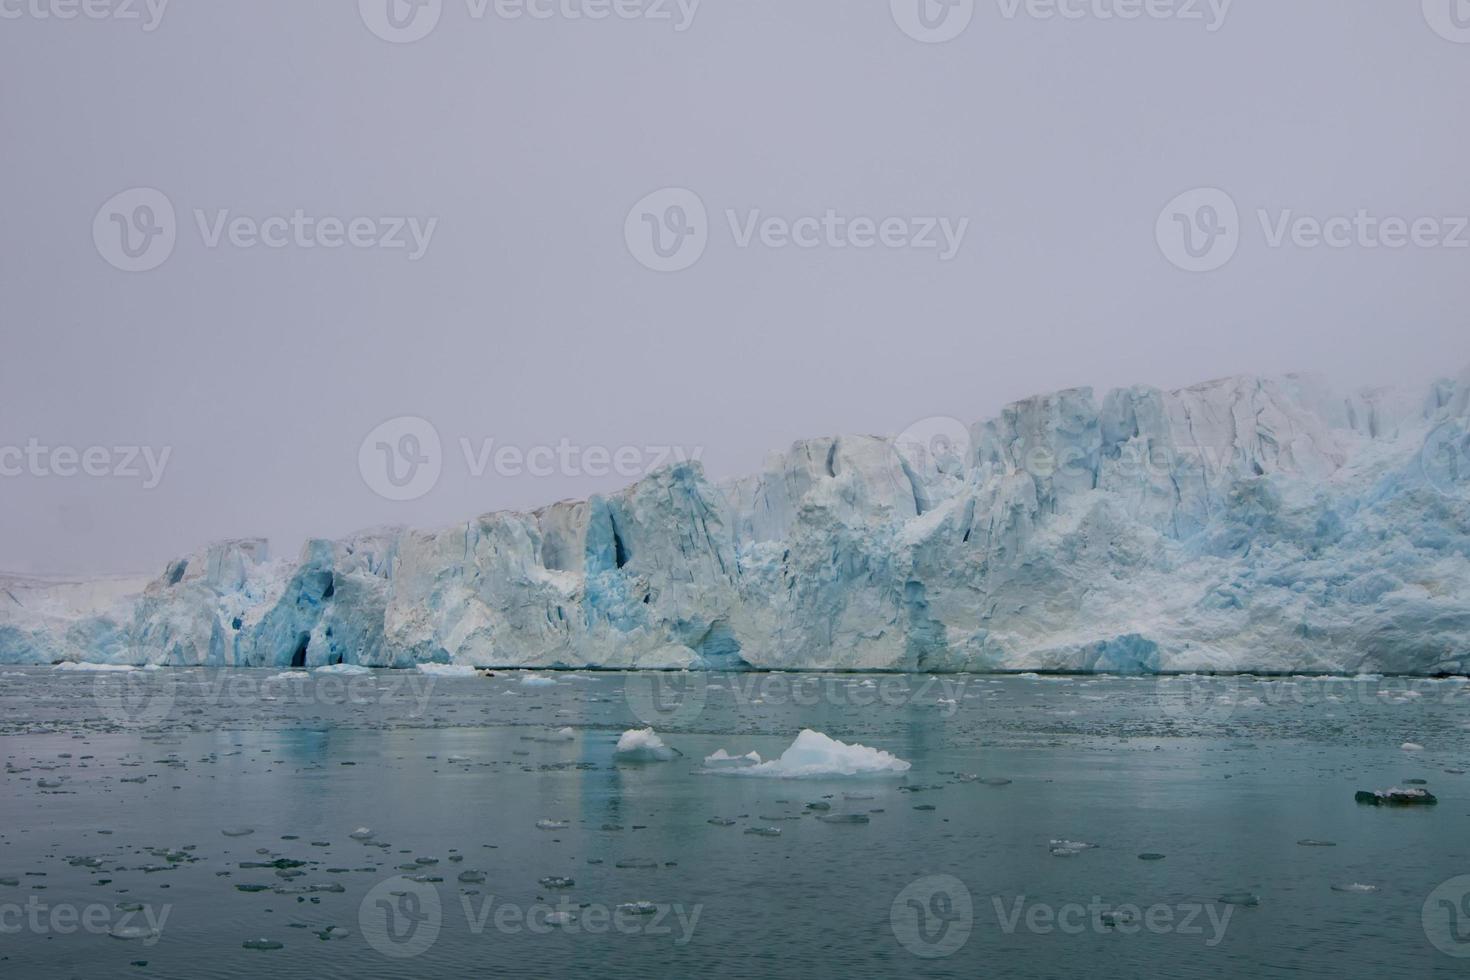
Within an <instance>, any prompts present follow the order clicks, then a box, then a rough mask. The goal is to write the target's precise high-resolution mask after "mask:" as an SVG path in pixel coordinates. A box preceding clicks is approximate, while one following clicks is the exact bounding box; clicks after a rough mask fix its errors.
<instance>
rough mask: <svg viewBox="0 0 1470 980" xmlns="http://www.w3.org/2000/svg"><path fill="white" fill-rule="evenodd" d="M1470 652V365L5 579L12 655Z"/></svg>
mask: <svg viewBox="0 0 1470 980" xmlns="http://www.w3.org/2000/svg"><path fill="white" fill-rule="evenodd" d="M67 660H86V661H97V662H108V663H132V664H145V663H155V664H175V665H184V664H213V665H234V666H271V667H289V666H292V665H299V666H320V665H324V664H334V663H339V662H340V663H348V664H362V665H368V666H395V667H407V666H411V665H413V664H415V663H426V662H430V663H453V664H463V665H474V666H485V667H510V666H526V667H558V666H567V667H578V666H599V667H607V668H634V667H650V668H682V667H699V668H710V669H745V668H757V669H761V668H804V669H812V670H829V669H882V670H902V671H960V670H1070V671H1120V672H1144V673H1147V672H1157V671H1192V670H1241V671H1283V670H1289V671H1328V672H1355V671H1380V672H1394V673H1420V674H1431V673H1466V672H1470V372H1466V373H1464V374H1462V375H1461V376H1459V378H1458V379H1456V380H1448V381H1441V382H1437V383H1435V384H1433V385H1430V386H1427V387H1426V388H1425V389H1424V390H1422V391H1414V392H1406V391H1402V390H1390V389H1376V390H1370V391H1363V392H1357V393H1353V394H1348V395H1337V394H1333V393H1332V392H1331V391H1330V390H1329V389H1328V388H1327V387H1326V386H1325V385H1323V384H1322V383H1320V382H1317V381H1314V380H1313V379H1310V378H1306V377H1299V376H1288V377H1285V378H1280V379H1265V380H1262V379H1244V378H1233V379H1227V380H1223V381H1216V382H1211V383H1208V384H1203V385H1198V386H1195V387H1192V388H1188V389H1184V390H1181V391H1175V392H1165V391H1160V390H1157V389H1153V388H1145V387H1136V388H1129V389H1124V390H1118V391H1113V392H1110V393H1108V394H1107V395H1106V396H1105V397H1103V398H1102V399H1101V400H1099V399H1097V398H1096V397H1095V396H1094V394H1093V393H1092V391H1091V390H1089V389H1077V390H1070V391H1063V392H1059V393H1057V394H1053V395H1047V396H1042V397H1036V398H1031V399H1028V400H1026V401H1022V402H1019V403H1017V404H1015V405H1012V406H1010V407H1008V408H1006V409H1005V410H1004V411H1003V412H1002V413H1001V415H1000V416H999V417H998V418H995V419H991V420H989V421H985V422H981V423H977V424H974V425H964V424H962V423H958V422H954V421H953V420H949V421H946V420H933V421H932V422H930V423H926V424H921V425H919V426H916V427H915V428H914V429H911V430H910V432H909V433H906V434H905V435H903V436H900V437H897V438H894V439H886V438H877V437H868V436H863V437H842V438H827V439H813V440H809V441H804V442H800V443H798V444H797V445H795V446H794V447H792V448H791V449H790V450H789V451H788V452H786V453H784V454H777V455H773V456H772V457H771V458H770V460H769V461H768V463H767V465H766V468H765V470H764V472H762V473H760V474H757V475H754V476H751V477H748V478H745V479H741V480H737V481H733V482H729V483H724V484H716V483H712V482H710V481H708V480H707V479H706V478H705V476H704V473H703V471H702V470H701V468H700V466H699V465H698V464H697V463H688V464H680V465H675V466H672V467H668V468H665V469H662V470H659V471H657V472H654V473H653V474H651V475H649V476H648V477H647V478H645V479H643V480H642V481H640V482H639V483H637V484H635V485H633V486H631V487H629V488H627V489H626V490H624V491H622V492H621V493H618V494H613V495H608V496H605V497H594V498H592V499H590V500H586V501H572V502H563V503H558V504H554V505H551V506H549V507H547V508H545V509H543V510H539V511H536V512H534V513H492V514H486V515H484V516H482V517H479V518H476V519H474V520H472V521H469V522H468V523H466V524H462V525H457V526H454V527H449V528H444V529H441V530H429V531H424V530H411V529H404V528H385V529H375V530H370V531H365V532H362V533H359V534H357V535H354V536H352V537H349V538H346V539H343V540H339V541H328V540H315V541H311V542H309V543H308V544H307V545H306V546H305V547H304V548H303V549H302V551H301V554H300V555H299V557H297V558H296V559H295V560H294V561H292V560H281V559H272V558H271V557H270V555H269V550H268V548H267V545H266V543H265V542H263V541H258V540H247V541H228V542H223V543H218V544H214V545H211V546H209V547H208V548H205V549H204V550H202V551H200V552H198V553H196V554H193V555H190V556H189V557H187V558H181V559H178V560H177V561H174V562H172V563H171V564H170V565H169V566H168V567H167V568H166V569H165V570H164V572H163V574H162V575H161V576H159V577H157V578H156V579H153V580H151V581H139V580H128V579H103V580H97V581H91V582H85V581H83V582H61V581H54V580H44V581H43V580H34V579H23V578H18V577H9V578H4V577H0V662H7V663H51V662H57V661H67Z"/></svg>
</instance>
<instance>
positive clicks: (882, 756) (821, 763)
mask: <svg viewBox="0 0 1470 980" xmlns="http://www.w3.org/2000/svg"><path fill="white" fill-rule="evenodd" d="M910 768H911V764H910V763H908V762H905V761H904V760H903V759H900V758H898V757H897V756H895V755H893V754H892V753H889V752H884V751H883V750H881V749H871V748H868V747H867V746H866V745H857V744H852V745H848V744H847V743H846V742H839V741H837V739H835V738H831V737H830V736H827V735H823V734H822V733H821V732H814V731H812V730H811V729H810V728H808V729H805V730H804V731H802V733H801V734H800V735H798V736H796V741H794V742H792V743H791V745H790V746H789V747H788V748H787V749H786V751H785V752H782V753H781V757H780V758H779V759H772V760H771V761H770V762H762V763H760V764H758V765H750V766H739V767H729V766H724V767H717V768H713V769H707V770H705V771H707V772H711V773H720V774H724V775H731V776H771V777H776V778H780V779H813V778H821V777H825V776H896V775H900V774H902V773H905V772H908V771H909V769H910Z"/></svg>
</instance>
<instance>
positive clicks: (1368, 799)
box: [1353, 786, 1439, 806]
mask: <svg viewBox="0 0 1470 980" xmlns="http://www.w3.org/2000/svg"><path fill="white" fill-rule="evenodd" d="M1353 799H1354V800H1356V801H1357V802H1359V803H1366V804H1369V805H1370V806H1434V805H1435V804H1436V803H1438V802H1439V798H1438V797H1436V796H1435V795H1434V794H1433V793H1431V792H1429V790H1427V789H1419V788H1418V787H1412V788H1409V789H1405V788H1404V787H1402V786H1394V787H1391V788H1390V789H1380V790H1358V792H1357V793H1355V794H1354V795H1353Z"/></svg>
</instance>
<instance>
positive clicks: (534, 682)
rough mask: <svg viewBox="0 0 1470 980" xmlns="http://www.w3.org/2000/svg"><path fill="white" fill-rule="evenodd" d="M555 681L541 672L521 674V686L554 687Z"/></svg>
mask: <svg viewBox="0 0 1470 980" xmlns="http://www.w3.org/2000/svg"><path fill="white" fill-rule="evenodd" d="M555 686H556V681H555V680H553V679H552V678H550V677H543V676H542V675H541V674H523V675H521V687H555Z"/></svg>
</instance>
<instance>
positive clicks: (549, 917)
mask: <svg viewBox="0 0 1470 980" xmlns="http://www.w3.org/2000/svg"><path fill="white" fill-rule="evenodd" d="M576 921H577V917H576V916H575V915H573V914H572V913H570V912H548V913H546V924H547V925H549V926H569V925H571V924H572V923H573V922H576Z"/></svg>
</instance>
